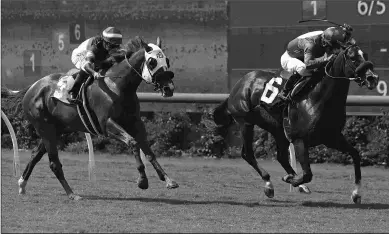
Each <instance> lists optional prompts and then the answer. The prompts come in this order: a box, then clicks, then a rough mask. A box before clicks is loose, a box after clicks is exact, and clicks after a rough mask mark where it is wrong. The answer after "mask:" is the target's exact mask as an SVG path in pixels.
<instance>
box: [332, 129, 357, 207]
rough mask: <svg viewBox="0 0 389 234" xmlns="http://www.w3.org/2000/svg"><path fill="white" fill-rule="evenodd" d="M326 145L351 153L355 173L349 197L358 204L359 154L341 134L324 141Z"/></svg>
mask: <svg viewBox="0 0 389 234" xmlns="http://www.w3.org/2000/svg"><path fill="white" fill-rule="evenodd" d="M325 145H326V146H327V147H330V148H332V149H336V150H339V151H340V152H342V153H348V154H350V155H351V157H352V159H353V163H354V173H355V182H354V183H355V189H354V190H353V192H352V194H351V199H352V200H353V202H354V203H357V204H360V203H361V199H362V196H361V194H360V188H361V180H362V175H361V156H360V155H359V152H358V150H356V149H355V148H354V147H353V146H352V145H350V143H348V141H347V140H346V138H345V137H344V136H343V134H339V135H338V136H337V137H333V138H332V140H331V141H328V142H326V143H325Z"/></svg>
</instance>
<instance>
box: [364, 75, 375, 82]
mask: <svg viewBox="0 0 389 234" xmlns="http://www.w3.org/2000/svg"><path fill="white" fill-rule="evenodd" d="M375 78H376V76H373V75H371V76H368V77H366V80H367V81H368V82H374V80H375Z"/></svg>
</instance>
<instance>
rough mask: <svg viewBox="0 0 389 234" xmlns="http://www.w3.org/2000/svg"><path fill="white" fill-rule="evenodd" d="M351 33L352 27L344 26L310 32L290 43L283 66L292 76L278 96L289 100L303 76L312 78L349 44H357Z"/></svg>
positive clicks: (283, 59) (282, 62) (282, 57)
mask: <svg viewBox="0 0 389 234" xmlns="http://www.w3.org/2000/svg"><path fill="white" fill-rule="evenodd" d="M351 32H352V28H351V26H349V25H347V24H344V26H342V27H341V28H337V27H329V28H327V29H326V30H324V31H313V32H309V33H306V34H303V35H301V36H299V37H297V38H295V39H293V40H292V41H290V42H289V44H288V46H287V49H286V51H285V53H284V54H283V55H282V56H281V66H282V68H283V69H284V70H286V71H287V72H290V73H292V76H291V77H290V78H289V79H288V81H287V82H286V84H285V87H284V90H283V91H282V92H280V93H279V94H278V96H279V97H280V98H282V99H283V100H286V99H288V95H289V92H290V91H291V89H292V88H293V86H294V83H295V82H296V81H298V80H299V79H300V78H301V77H303V76H311V70H313V69H315V68H319V67H321V66H322V65H324V64H326V63H327V62H328V61H330V60H331V58H333V56H334V54H337V53H339V52H340V49H341V48H344V47H345V46H346V44H347V43H352V44H355V40H354V39H352V38H351Z"/></svg>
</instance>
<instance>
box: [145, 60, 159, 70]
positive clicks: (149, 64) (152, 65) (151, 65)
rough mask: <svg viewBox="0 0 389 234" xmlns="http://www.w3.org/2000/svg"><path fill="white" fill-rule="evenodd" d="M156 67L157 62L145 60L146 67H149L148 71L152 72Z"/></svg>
mask: <svg viewBox="0 0 389 234" xmlns="http://www.w3.org/2000/svg"><path fill="white" fill-rule="evenodd" d="M157 65H158V62H157V60H156V59H155V58H149V59H148V60H147V66H148V67H149V69H150V70H154V68H156V67H157Z"/></svg>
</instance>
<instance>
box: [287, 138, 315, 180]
mask: <svg viewBox="0 0 389 234" xmlns="http://www.w3.org/2000/svg"><path fill="white" fill-rule="evenodd" d="M293 146H294V150H295V153H296V158H297V159H298V160H299V162H300V165H301V168H302V170H303V174H302V176H300V177H297V178H295V177H294V178H288V179H287V180H286V182H288V183H290V184H292V185H293V186H294V187H297V186H299V185H301V184H305V183H309V182H311V180H312V177H313V174H312V171H311V165H310V163H309V152H308V147H307V145H306V144H305V143H304V141H303V140H302V139H297V140H294V141H293Z"/></svg>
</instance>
